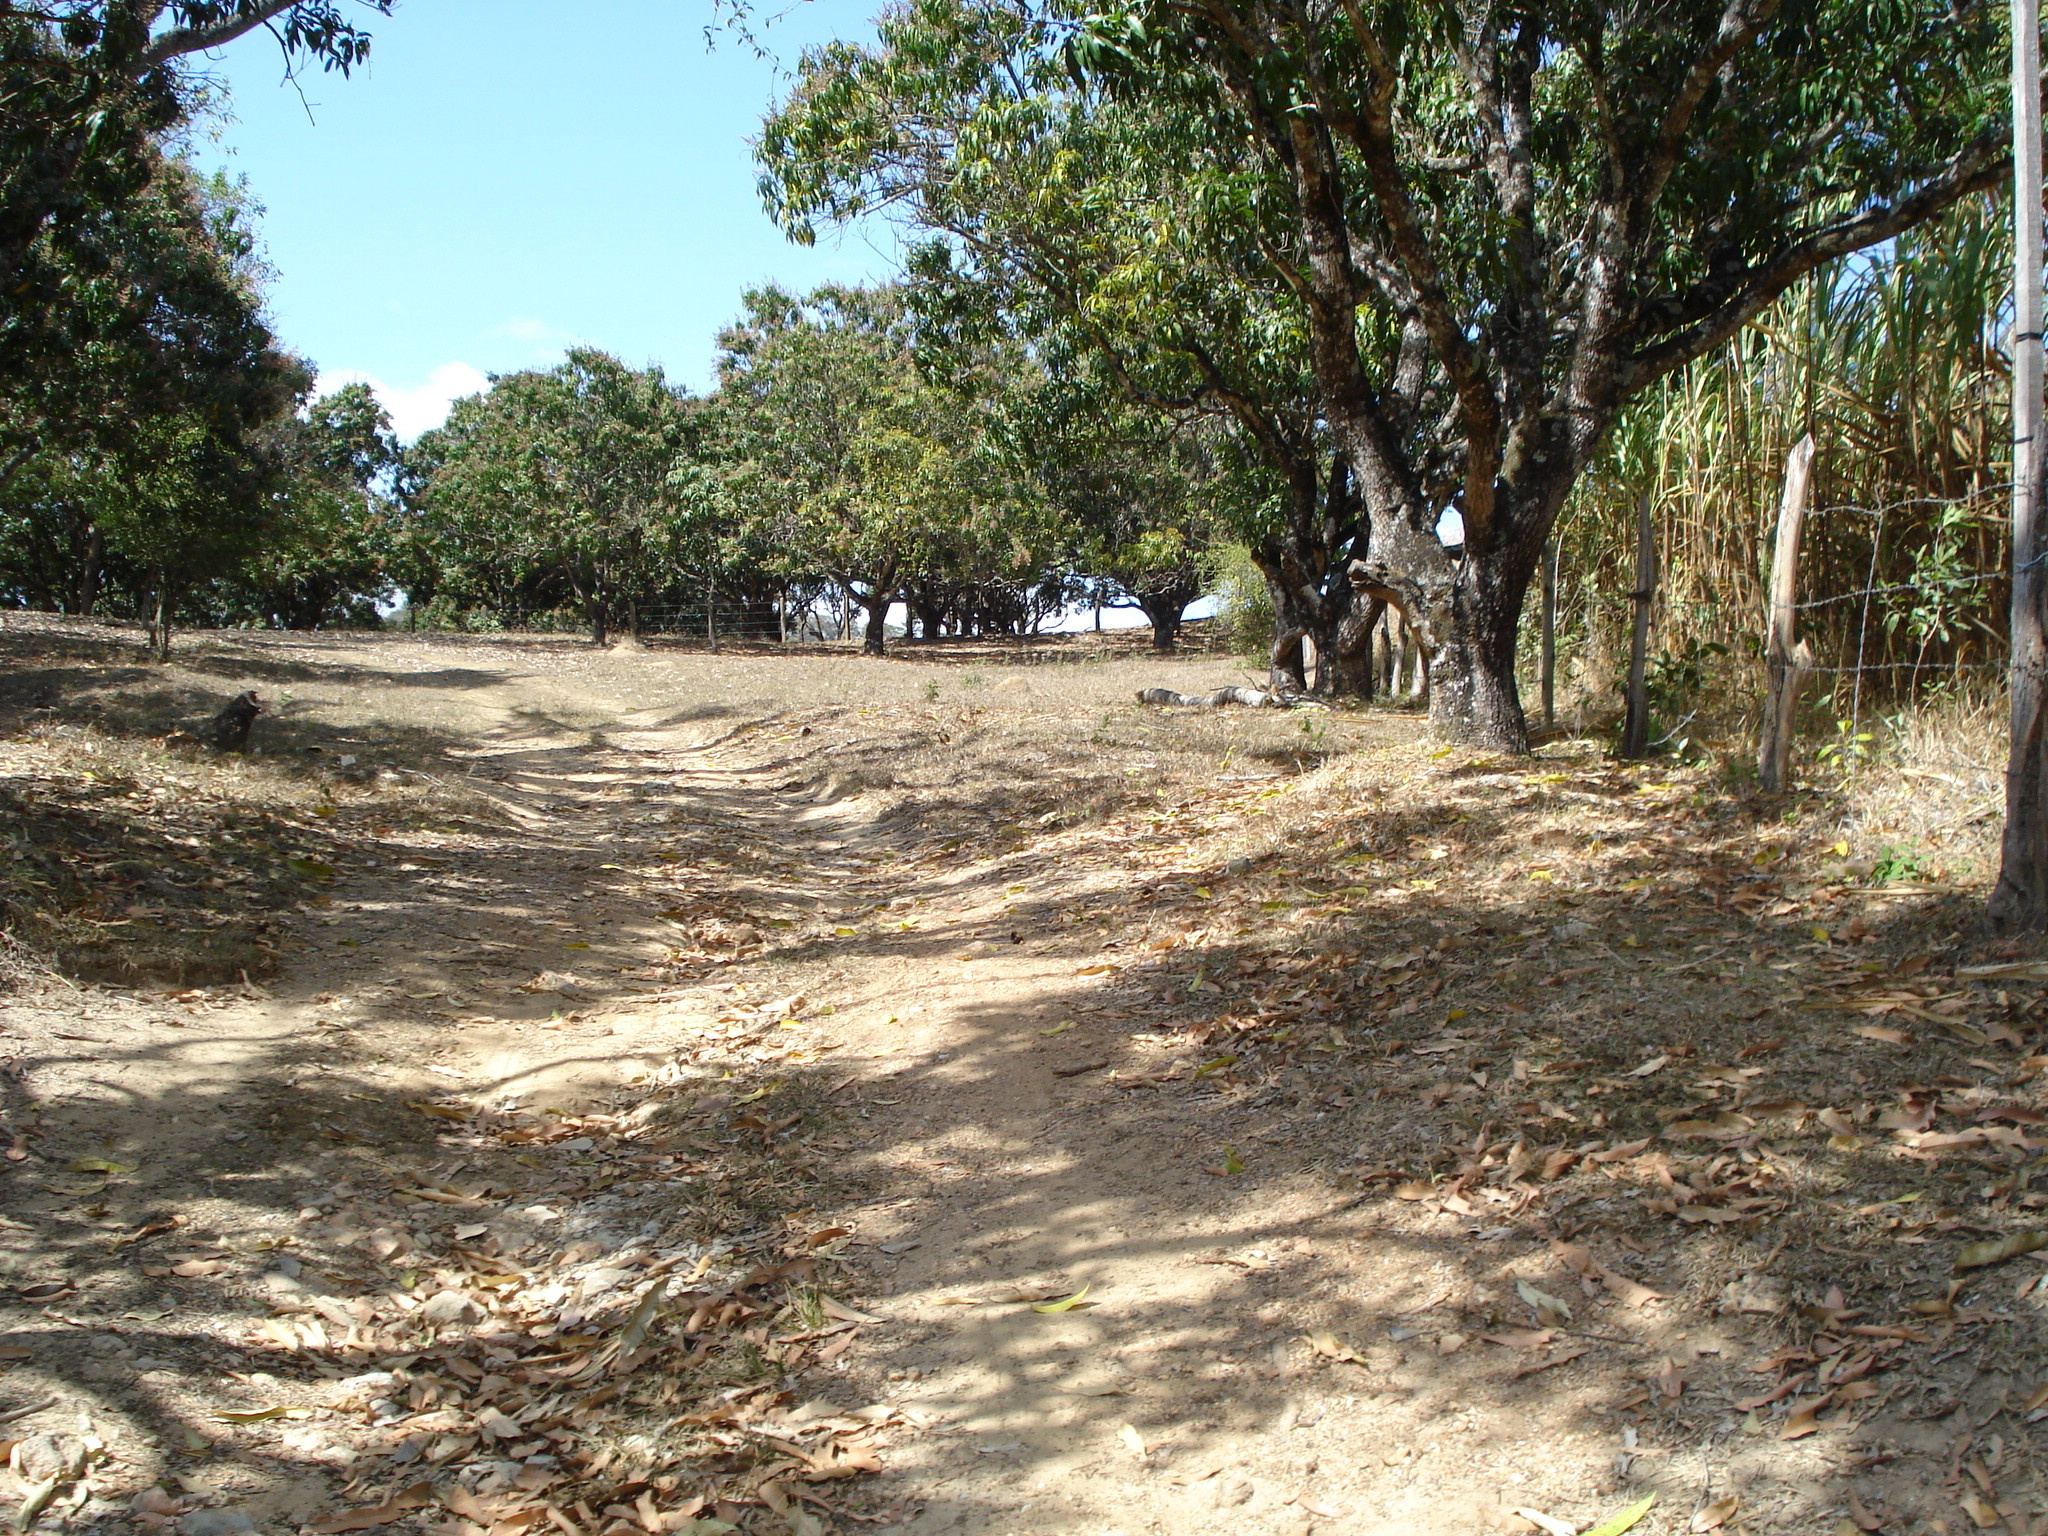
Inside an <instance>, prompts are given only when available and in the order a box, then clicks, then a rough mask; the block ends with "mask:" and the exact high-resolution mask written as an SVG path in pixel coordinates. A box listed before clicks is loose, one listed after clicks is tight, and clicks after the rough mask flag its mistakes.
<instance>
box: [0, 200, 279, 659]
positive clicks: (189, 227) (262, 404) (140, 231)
mask: <svg viewBox="0 0 2048 1536" xmlns="http://www.w3.org/2000/svg"><path fill="white" fill-rule="evenodd" d="M251 217H252V214H251V210H250V209H249V208H248V206H247V203H246V200H245V199H244V198H243V197H242V196H241V195H240V193H239V192H238V190H237V189H236V188H235V187H233V186H231V185H228V184H226V183H224V182H221V181H219V180H218V179H212V180H209V179H205V178H201V177H198V176H196V175H194V174H193V173H192V172H191V171H190V169H189V168H188V167H186V166H184V165H183V164H182V163H180V162H177V161H167V162H166V163H165V164H164V165H163V166H162V167H161V168H160V170H159V171H158V172H157V174H156V175H155V176H154V177H153V178H152V180H151V182H150V184H149V186H148V187H147V188H146V189H145V190H144V191H143V192H142V193H141V194H140V195H138V196H136V197H133V198H130V199H128V200H126V201H123V202H120V203H117V204H114V205H111V206H107V207H99V208H95V209H94V210H92V213H91V218H90V226H91V230H92V237H93V238H92V249H91V253H90V255H89V256H87V255H86V254H83V253H81V251H80V250H78V249H77V248H74V247H71V246H67V245H63V244H61V243H58V242H55V241H51V240H45V241H42V242H40V243H39V244H38V246H37V249H36V251H35V252H34V253H33V258H34V262H33V264H34V265H35V266H36V267H37V269H38V270H39V271H41V272H43V273H44V274H45V276H46V277H47V279H48V280H49V281H50V282H51V283H53V284H54V285H56V286H57V287H58V288H60V289H61V290H62V292H63V294H64V302H62V303H61V304H52V305H48V306H45V307H43V308H42V309H40V310H38V311H37V312H36V313H35V315H34V316H33V323H32V325H25V326H23V327H17V328H16V329H15V330H14V331H13V332H11V333H9V334H8V335H7V336H6V337H5V338H0V356H4V362H5V364H7V365H8V366H0V582H4V583H6V584H7V585H9V586H11V587H13V588H14V591H15V593H16V594H17V598H18V600H21V601H27V602H32V603H36V604H38V605H41V606H48V607H54V608H62V609H67V610H69V611H74V612H91V611H93V609H94V608H95V607H96V606H97V605H99V604H100V602H101V601H102V597H103V594H104V593H105V592H106V591H107V589H108V587H109V584H110V583H111V584H112V585H113V586H114V588H115V589H116V590H118V591H119V592H120V594H121V595H122V597H123V598H124V599H125V600H126V601H127V603H128V604H129V605H130V607H131V608H132V609H134V610H136V611H147V612H148V613H150V614H151V615H152V617H153V618H154V619H156V620H157V621H158V622H157V625H156V631H157V643H158V645H159V648H161V647H162V646H163V645H164V644H166V643H167V634H168V625H169V623H170V622H171V620H172V619H174V618H175V617H176V616H177V612H178V607H179V603H180V602H181V600H182V599H183V598H184V597H185V596H186V595H187V594H190V593H192V592H195V591H197V590H198V589H199V588H201V587H202V586H203V585H204V584H205V583H207V582H209V581H212V580H214V579H215V578H218V577H220V576H222V575H224V574H226V573H227V572H229V571H231V570H232V569H233V568H234V566H235V564H236V562H237V561H238V560H239V559H240V558H242V557H243V556H244V555H246V554H247V553H249V552H250V550H251V549H252V548H253V547H254V541H255V540H257V539H258V538H259V537H261V535H262V532H263V531H264V530H265V529H267V528H268V527H270V526H271V525H272V523H274V521H275V518H276V514H277V504H276V478H275V472H276V469H277V462H276V456H275V454H274V453H273V452H272V442H271V435H270V434H271V428H272V427H273V425H274V424H275V423H277V422H279V421H280V420H281V419H287V418H289V415H290V413H291V411H292V410H293V408H294V406H295V405H296V404H297V402H298V401H299V399H300V398H301V397H302V396H303V394H304V392H305V390H306V388H307V386H308V383H309V379H308V373H307V369H306V368H305V366H304V364H303V363H301V362H300V361H299V360H298V359H296V358H293V357H290V356H288V355H286V354H285V353H284V352H282V351H281V350H280V349H279V348H278V346H277V345H276V341H275V338H273V337H272V335H271V333H270V330H269V328H268V326H267V325H266V324H265V323H264V320H263V317H262V311H261V292H260V286H259V285H260V277H261V273H260V271H259V269H258V268H257V266H256V264H255V263H254V260H253V256H252V252H253V241H252V237H251V233H250V221H251ZM27 331H33V333H34V334H33V338H32V339H26V338H25V332H27ZM13 343H23V345H21V346H18V347H13V346H12V344H13ZM10 348H11V350H10ZM151 518H158V519H161V520H162V522H163V527H162V528H161V529H156V528H152V527H149V526H145V525H146V524H147V523H148V521H149V520H150V519H151Z"/></svg>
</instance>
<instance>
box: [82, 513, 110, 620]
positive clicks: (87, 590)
mask: <svg viewBox="0 0 2048 1536" xmlns="http://www.w3.org/2000/svg"><path fill="white" fill-rule="evenodd" d="M106 553H107V536H106V535H105V534H104V533H102V532H100V529H99V525H98V524H94V525H93V529H92V532H90V533H88V534H87V535H86V536H85V562H84V564H83V565H82V566H81V567H80V569H79V572H78V594H77V603H78V607H77V612H78V613H79V615H80V616H81V617H85V618H90V617H91V616H92V611H93V609H94V608H95V607H97V606H98V604H99V600H100V569H101V564H102V562H103V561H104V560H105V558H106Z"/></svg>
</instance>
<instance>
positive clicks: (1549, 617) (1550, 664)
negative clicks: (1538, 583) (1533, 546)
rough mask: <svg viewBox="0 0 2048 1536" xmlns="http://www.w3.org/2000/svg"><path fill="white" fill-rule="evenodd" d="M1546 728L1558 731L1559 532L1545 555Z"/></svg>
mask: <svg viewBox="0 0 2048 1536" xmlns="http://www.w3.org/2000/svg"><path fill="white" fill-rule="evenodd" d="M1541 660H1542V677H1541V681H1542V685H1543V729H1545V730H1546V731H1549V730H1555V729H1556V728H1557V530H1556V529H1555V528H1553V529H1552V530H1551V531H1550V548H1549V549H1547V550H1545V551H1544V554H1543V652H1542V658H1541Z"/></svg>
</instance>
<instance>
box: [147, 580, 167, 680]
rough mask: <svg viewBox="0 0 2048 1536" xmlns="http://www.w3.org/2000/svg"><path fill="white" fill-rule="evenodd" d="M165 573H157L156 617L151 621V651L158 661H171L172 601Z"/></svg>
mask: <svg viewBox="0 0 2048 1536" xmlns="http://www.w3.org/2000/svg"><path fill="white" fill-rule="evenodd" d="M168 587H169V582H168V581H167V580H166V578H165V575H164V572H163V571H162V570H161V569H159V570H158V571H157V573H156V616H155V617H154V618H153V619H151V620H150V625H149V649H150V654H152V655H153V656H155V657H156V659H157V660H158V661H161V662H168V661H169V660H170V659H171V617H170V610H171V600H170V592H169V590H168Z"/></svg>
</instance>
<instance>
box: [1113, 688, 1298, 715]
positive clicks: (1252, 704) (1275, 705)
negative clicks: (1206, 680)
mask: <svg viewBox="0 0 2048 1536" xmlns="http://www.w3.org/2000/svg"><path fill="white" fill-rule="evenodd" d="M1138 702H1139V703H1140V704H1160V705H1168V706H1172V705H1181V706H1186V707H1190V708H1193V707H1197V706H1207V707H1208V708H1211V709H1221V708H1222V707H1223V706H1224V705H1226V704H1242V705H1244V706H1245V707H1246V708H1247V709H1285V708H1286V707H1287V700H1286V698H1285V697H1283V696H1282V695H1280V694H1277V693H1268V692H1266V691H1265V690H1264V689H1260V688H1239V687H1236V686H1231V687H1227V688H1218V689H1217V690H1216V691H1215V692H1214V693H1176V692H1174V690H1173V689H1171V688H1141V689H1139V690H1138Z"/></svg>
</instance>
